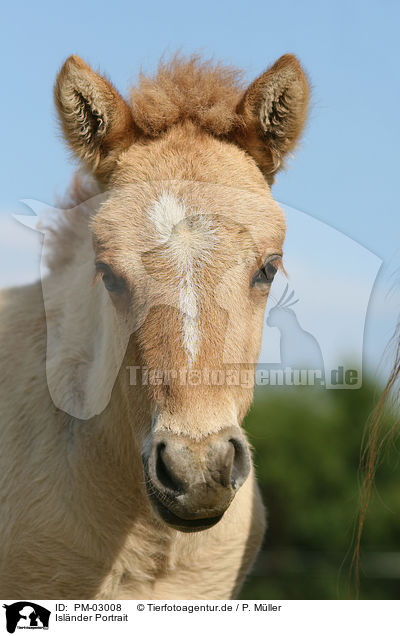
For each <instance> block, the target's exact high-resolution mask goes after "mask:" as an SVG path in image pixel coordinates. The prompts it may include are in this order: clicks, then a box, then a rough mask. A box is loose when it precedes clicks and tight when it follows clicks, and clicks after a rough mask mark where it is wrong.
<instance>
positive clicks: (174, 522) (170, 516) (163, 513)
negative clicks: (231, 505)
mask: <svg viewBox="0 0 400 636" xmlns="http://www.w3.org/2000/svg"><path fill="white" fill-rule="evenodd" d="M148 495H149V497H150V501H151V503H152V505H153V507H154V508H155V510H156V512H157V513H158V515H159V516H160V517H161V519H162V520H163V521H164V522H165V523H166V524H167V525H169V526H171V527H172V528H174V529H175V530H179V531H180V532H201V530H208V528H212V527H213V526H215V525H216V524H217V523H218V522H219V521H221V519H222V517H223V516H224V513H222V514H220V515H217V516H216V517H205V518H202V519H183V518H182V517H179V516H178V515H177V514H175V513H174V512H172V510H170V509H169V508H167V506H164V504H163V503H162V502H161V501H160V500H159V499H158V497H157V496H156V495H154V493H148Z"/></svg>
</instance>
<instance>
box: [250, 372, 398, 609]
mask: <svg viewBox="0 0 400 636" xmlns="http://www.w3.org/2000/svg"><path fill="white" fill-rule="evenodd" d="M379 393H380V390H379V388H377V387H376V386H374V385H373V384H372V383H368V382H365V383H364V385H363V387H362V388H361V389H359V390H324V389H316V388H310V387H299V388H293V387H290V388H278V387H276V388H275V387H274V388H272V387H271V388H269V389H268V390H265V389H263V390H259V391H258V392H256V395H255V400H254V404H253V407H252V409H251V411H250V412H249V414H248V416H247V418H246V423H245V427H246V429H247V432H248V438H249V440H250V443H251V444H252V445H253V446H254V461H255V465H256V470H257V475H258V481H259V484H260V488H261V491H262V495H263V499H264V502H265V505H266V507H267V510H268V530H267V533H266V536H265V540H264V544H263V548H262V551H261V553H260V555H259V558H258V559H257V563H256V565H255V567H254V569H253V572H252V573H251V575H250V576H249V577H248V579H247V582H246V583H245V585H244V587H243V589H242V592H241V598H255V599H336V598H355V591H354V587H353V586H351V585H350V576H349V566H350V561H351V556H352V549H351V544H352V537H353V531H354V527H355V520H356V515H357V510H358V497H359V481H360V472H359V465H360V447H361V442H362V436H363V432H364V429H365V424H366V421H367V419H368V416H369V414H370V412H371V410H372V409H373V407H374V405H375V404H376V401H377V399H378V398H379ZM399 457H400V455H399V453H398V449H397V448H396V446H395V443H394V442H393V443H392V444H391V445H388V447H387V448H386V450H385V453H384V458H383V460H382V462H381V464H380V466H379V469H378V472H377V476H376V485H375V489H374V492H373V495H372V498H371V503H370V507H369V510H368V515H367V521H366V523H365V527H364V532H363V536H362V544H361V545H362V551H361V572H360V579H361V585H360V598H376V599H378V598H381V599H385V598H386V599H397V598H399V597H400V465H399V464H400V461H399ZM396 551H398V552H397V554H396Z"/></svg>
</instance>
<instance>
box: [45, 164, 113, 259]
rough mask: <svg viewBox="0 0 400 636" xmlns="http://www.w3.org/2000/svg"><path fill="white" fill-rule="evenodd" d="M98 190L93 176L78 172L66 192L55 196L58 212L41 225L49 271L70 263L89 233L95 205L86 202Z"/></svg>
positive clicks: (97, 192)
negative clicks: (44, 236)
mask: <svg viewBox="0 0 400 636" xmlns="http://www.w3.org/2000/svg"><path fill="white" fill-rule="evenodd" d="M99 192H100V190H99V186H98V185H97V182H96V181H95V179H94V178H93V177H91V176H90V175H88V174H86V173H84V172H82V171H78V172H76V173H75V174H74V176H73V178H72V181H71V184H70V186H69V189H68V191H67V192H66V194H65V195H64V196H63V197H58V198H57V200H56V203H55V208H56V209H57V214H56V215H55V216H54V217H53V218H50V219H46V220H45V221H44V222H42V223H41V228H40V229H41V230H43V231H44V232H45V233H46V248H47V249H46V253H45V255H44V256H45V263H46V266H47V267H48V269H49V270H50V271H58V270H60V269H63V268H64V267H65V266H66V265H67V264H68V263H70V262H71V260H72V259H73V257H74V254H75V251H76V248H77V246H78V244H79V243H80V242H81V241H82V240H84V239H85V238H86V237H87V233H88V226H89V222H90V218H91V216H92V215H93V209H92V208H91V206H90V205H88V204H86V202H90V200H91V199H92V198H93V197H94V196H96V195H97V194H99Z"/></svg>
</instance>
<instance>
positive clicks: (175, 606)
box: [0, 600, 400, 636]
mask: <svg viewBox="0 0 400 636" xmlns="http://www.w3.org/2000/svg"><path fill="white" fill-rule="evenodd" d="M399 610H400V603H399V602H398V601H256V600H254V601H249V600H246V601H109V602H108V601H65V600H59V601H41V600H38V601H4V602H3V616H2V619H1V622H0V625H1V628H0V633H1V634H6V633H9V634H18V633H19V630H37V631H38V632H40V631H42V630H43V631H46V632H49V633H54V634H71V630H72V631H73V633H74V634H117V633H118V634H135V633H139V632H141V633H144V632H148V631H150V632H151V633H159V634H162V636H169V635H171V636H172V635H173V636H179V635H180V634H182V635H183V634H185V636H186V635H187V634H188V633H191V632H193V630H195V631H196V633H197V632H199V631H202V632H203V631H204V630H207V631H211V630H212V633H224V631H225V630H227V629H229V634H230V636H234V635H236V634H240V635H241V636H242V635H243V633H246V631H245V630H246V629H247V630H248V629H263V630H265V629H266V630H270V631H269V632H267V633H271V634H273V635H274V636H279V635H280V634H284V635H286V634H291V635H293V634H307V636H314V634H315V636H320V635H321V633H323V634H324V636H329V635H330V634H332V635H335V636H336V635H337V634H341V633H345V634H349V633H350V630H352V629H354V633H362V634H363V636H367V635H369V634H371V636H372V635H373V636H376V634H377V633H381V632H382V629H385V628H387V631H388V632H389V630H390V632H392V630H393V629H394V628H395V625H396V624H397V623H398V616H399ZM263 633H264V632H263ZM20 636H22V635H21V632H20Z"/></svg>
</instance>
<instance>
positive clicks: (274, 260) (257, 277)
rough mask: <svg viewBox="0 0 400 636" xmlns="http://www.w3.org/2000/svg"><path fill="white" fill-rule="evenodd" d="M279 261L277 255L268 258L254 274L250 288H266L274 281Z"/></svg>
mask: <svg viewBox="0 0 400 636" xmlns="http://www.w3.org/2000/svg"><path fill="white" fill-rule="evenodd" d="M280 259H281V257H280V256H279V254H273V256H269V258H267V260H266V261H265V263H264V265H263V266H262V267H261V268H260V269H259V270H258V271H257V272H256V273H255V274H254V276H253V280H252V283H251V284H252V286H253V287H258V288H260V289H262V288H267V287H268V286H269V285H270V284H271V283H272V281H273V280H274V276H275V274H276V272H277V271H278V267H279V262H280Z"/></svg>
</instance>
